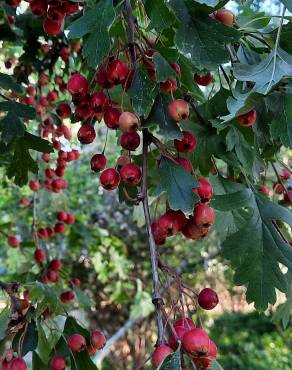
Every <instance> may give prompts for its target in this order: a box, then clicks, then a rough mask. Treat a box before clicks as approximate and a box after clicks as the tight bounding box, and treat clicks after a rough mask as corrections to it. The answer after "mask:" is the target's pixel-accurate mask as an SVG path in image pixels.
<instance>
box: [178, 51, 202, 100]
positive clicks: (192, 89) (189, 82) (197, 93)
mask: <svg viewBox="0 0 292 370" xmlns="http://www.w3.org/2000/svg"><path fill="white" fill-rule="evenodd" d="M177 63H178V64H179V66H180V70H181V76H180V82H181V85H182V86H183V87H185V89H186V91H187V92H188V93H190V94H191V95H192V96H194V97H195V98H196V99H198V100H199V101H204V100H205V98H204V94H203V92H202V90H201V89H200V88H199V86H198V84H196V83H194V73H195V72H197V71H198V70H197V68H196V67H195V66H194V65H193V63H192V61H191V60H190V59H188V58H186V57H185V56H183V55H181V54H180V55H179V57H178V60H177Z"/></svg>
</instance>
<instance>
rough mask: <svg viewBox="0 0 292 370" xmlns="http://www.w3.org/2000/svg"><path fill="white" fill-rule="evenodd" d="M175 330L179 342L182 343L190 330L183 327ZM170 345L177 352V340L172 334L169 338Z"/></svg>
mask: <svg viewBox="0 0 292 370" xmlns="http://www.w3.org/2000/svg"><path fill="white" fill-rule="evenodd" d="M174 330H175V332H176V335H177V338H178V340H180V341H182V339H183V336H184V335H185V333H187V332H188V330H189V329H187V328H185V327H183V326H175V327H174ZM168 343H169V346H170V347H171V348H172V349H173V350H175V349H176V347H177V340H176V339H175V337H174V335H173V334H172V333H171V334H170V336H169V338H168Z"/></svg>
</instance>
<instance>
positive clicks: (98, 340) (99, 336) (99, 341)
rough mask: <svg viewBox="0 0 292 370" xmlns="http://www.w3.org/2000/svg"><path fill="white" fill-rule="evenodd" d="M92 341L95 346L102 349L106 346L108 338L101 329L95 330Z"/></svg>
mask: <svg viewBox="0 0 292 370" xmlns="http://www.w3.org/2000/svg"><path fill="white" fill-rule="evenodd" d="M90 342H91V344H92V346H93V347H94V348H96V349H98V350H100V349H102V348H103V347H104V346H105V344H106V338H105V336H104V334H103V333H102V332H101V331H99V330H95V331H93V332H92V333H91V336H90Z"/></svg>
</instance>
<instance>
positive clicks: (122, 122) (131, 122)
mask: <svg viewBox="0 0 292 370" xmlns="http://www.w3.org/2000/svg"><path fill="white" fill-rule="evenodd" d="M138 125H139V118H138V117H137V116H136V115H135V114H134V113H132V112H123V113H122V114H121V115H120V118H119V127H120V129H121V130H123V131H135V130H136V129H137V127H138Z"/></svg>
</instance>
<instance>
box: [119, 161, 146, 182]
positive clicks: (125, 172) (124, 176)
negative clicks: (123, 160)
mask: <svg viewBox="0 0 292 370" xmlns="http://www.w3.org/2000/svg"><path fill="white" fill-rule="evenodd" d="M120 175H121V180H122V181H123V182H124V183H125V184H126V185H129V186H137V185H138V184H140V181H141V178H142V171H141V169H140V167H139V166H138V165H136V164H135V163H129V164H126V165H125V166H123V167H122V168H121V170H120Z"/></svg>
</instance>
